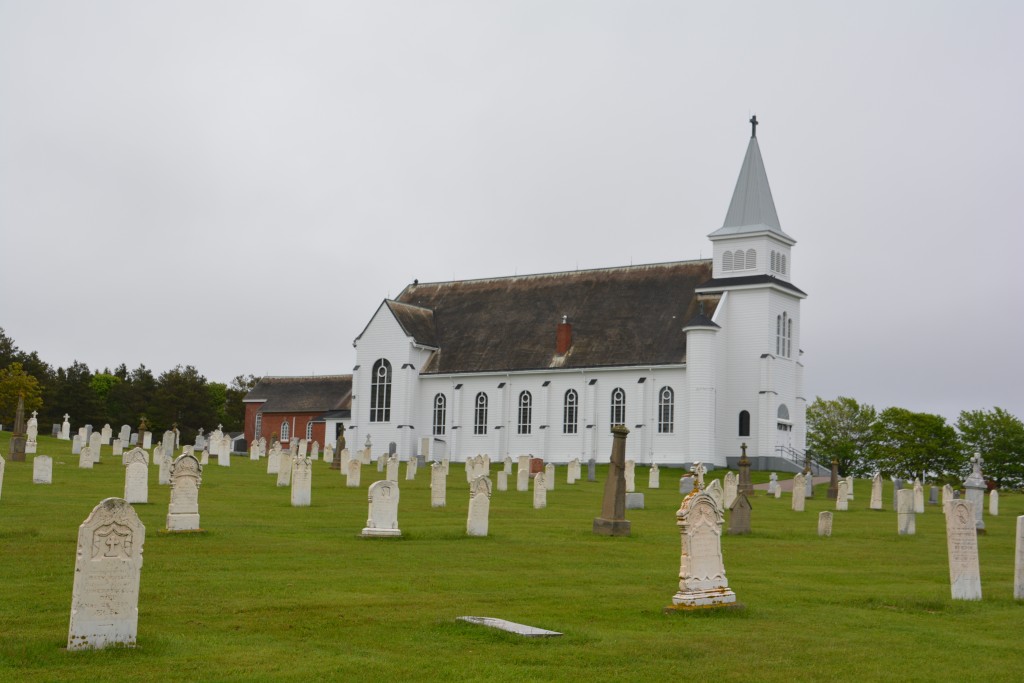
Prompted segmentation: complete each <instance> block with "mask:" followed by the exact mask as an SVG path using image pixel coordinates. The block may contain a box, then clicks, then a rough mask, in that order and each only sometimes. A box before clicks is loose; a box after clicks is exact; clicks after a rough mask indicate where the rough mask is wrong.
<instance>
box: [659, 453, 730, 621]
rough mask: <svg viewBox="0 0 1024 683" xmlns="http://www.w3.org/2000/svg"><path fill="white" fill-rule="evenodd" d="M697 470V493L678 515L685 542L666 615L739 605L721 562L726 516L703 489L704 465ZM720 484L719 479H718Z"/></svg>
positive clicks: (685, 500) (687, 500)
mask: <svg viewBox="0 0 1024 683" xmlns="http://www.w3.org/2000/svg"><path fill="white" fill-rule="evenodd" d="M694 467H695V468H698V470H697V481H696V486H697V490H696V491H695V492H694V493H692V494H691V495H689V496H687V497H686V498H684V499H683V503H682V506H680V508H679V510H678V512H676V525H677V526H678V527H679V535H680V538H681V541H682V552H681V554H680V558H679V591H678V592H677V593H676V594H675V595H674V596H672V604H671V605H669V607H667V608H666V609H665V611H666V612H670V611H680V610H693V609H705V608H713V607H725V606H730V605H734V604H735V603H736V594H735V593H734V592H733V591H732V590H731V589H730V588H729V582H728V581H727V580H726V576H725V564H724V562H723V560H722V522H723V521H724V518H725V513H724V511H723V510H722V508H721V506H720V505H719V504H718V501H717V500H716V499H715V498H714V497H713V496H711V495H710V494H708V492H707V491H706V490H705V489H704V481H703V472H704V466H703V465H702V464H701V463H694ZM715 483H718V480H717V479H716V480H715Z"/></svg>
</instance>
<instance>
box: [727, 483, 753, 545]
mask: <svg viewBox="0 0 1024 683" xmlns="http://www.w3.org/2000/svg"><path fill="white" fill-rule="evenodd" d="M751 507H752V506H751V505H750V499H749V498H747V494H746V493H744V492H742V491H740V492H739V493H737V494H736V498H735V500H733V502H732V505H731V506H730V507H729V534H730V535H742V534H749V533H750V510H751Z"/></svg>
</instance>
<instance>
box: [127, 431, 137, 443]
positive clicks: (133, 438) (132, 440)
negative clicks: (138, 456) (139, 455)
mask: <svg viewBox="0 0 1024 683" xmlns="http://www.w3.org/2000/svg"><path fill="white" fill-rule="evenodd" d="M128 445H129V446H138V445H139V435H138V433H137V432H132V435H131V436H130V437H129V438H128Z"/></svg>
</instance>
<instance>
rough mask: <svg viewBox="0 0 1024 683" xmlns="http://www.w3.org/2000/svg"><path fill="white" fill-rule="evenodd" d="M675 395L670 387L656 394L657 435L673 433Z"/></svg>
mask: <svg viewBox="0 0 1024 683" xmlns="http://www.w3.org/2000/svg"><path fill="white" fill-rule="evenodd" d="M675 419H676V395H675V392H674V391H672V387H664V388H663V389H662V390H661V392H660V393H659V394H658V433H659V434H671V433H672V432H673V431H675Z"/></svg>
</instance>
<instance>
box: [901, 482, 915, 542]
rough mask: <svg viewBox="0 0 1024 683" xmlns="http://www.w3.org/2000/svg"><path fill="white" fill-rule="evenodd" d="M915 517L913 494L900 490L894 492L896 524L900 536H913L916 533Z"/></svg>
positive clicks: (910, 491)
mask: <svg viewBox="0 0 1024 683" xmlns="http://www.w3.org/2000/svg"><path fill="white" fill-rule="evenodd" d="M916 517H917V516H916V515H915V514H914V492H913V491H912V490H911V489H900V490H899V491H897V492H896V523H897V530H898V531H899V535H900V536H913V535H914V534H915V533H917V526H916Z"/></svg>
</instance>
